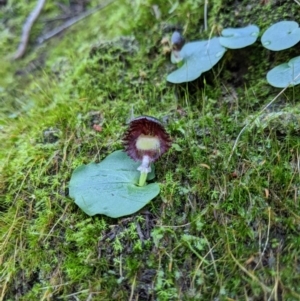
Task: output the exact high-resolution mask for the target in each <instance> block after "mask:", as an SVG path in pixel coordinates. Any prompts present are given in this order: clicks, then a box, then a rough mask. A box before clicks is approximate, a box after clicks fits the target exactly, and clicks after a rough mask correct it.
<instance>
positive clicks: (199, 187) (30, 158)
mask: <svg viewBox="0 0 300 301" xmlns="http://www.w3.org/2000/svg"><path fill="white" fill-rule="evenodd" d="M2 2H3V3H4V2H5V1H2ZM204 2H205V1H183V3H181V2H180V1H177V2H176V1H150V0H143V1H125V0H120V1H114V2H113V3H112V4H110V5H108V6H107V7H106V8H104V9H99V10H98V11H97V12H95V13H94V14H92V15H91V16H89V17H88V18H86V19H84V20H83V21H82V22H79V23H78V24H76V25H74V26H72V27H70V28H68V29H66V30H65V31H64V32H63V33H62V34H60V35H59V36H57V37H54V38H52V39H50V40H49V41H47V42H45V43H43V44H41V45H38V44H37V43H36V42H35V41H36V39H37V38H38V37H39V36H41V35H43V34H45V32H47V31H49V30H51V29H53V28H55V27H56V26H59V25H60V24H61V23H59V22H63V21H61V20H63V18H62V17H63V16H65V14H66V13H67V12H68V9H69V10H71V11H72V9H71V6H70V3H71V4H73V5H74V3H75V4H77V5H82V8H81V10H82V11H86V10H88V9H91V8H93V7H95V6H96V5H98V4H99V3H98V2H97V1H79V0H78V1H61V3H60V4H59V5H58V4H53V3H52V2H51V3H50V2H49V3H47V4H46V6H45V8H44V10H43V12H42V15H41V16H40V18H39V19H38V21H37V22H36V24H35V25H34V27H33V30H32V33H31V37H30V43H29V45H28V48H27V51H26V56H25V57H24V58H22V59H21V60H17V61H11V60H10V58H11V54H12V53H13V52H14V51H15V49H16V48H17V45H18V41H19V36H20V34H21V28H22V24H23V22H24V20H25V18H26V16H27V15H28V14H29V12H30V11H31V10H32V9H33V7H34V6H35V1H30V2H29V3H28V4H26V5H25V4H23V3H22V2H19V1H8V2H7V3H6V4H3V5H2V6H1V11H0V13H1V17H2V20H1V22H0V23H1V25H0V26H1V34H0V39H1V45H2V47H1V49H0V54H1V62H0V64H1V66H2V68H1V71H0V72H1V80H0V86H1V89H0V101H1V110H0V114H1V115H0V117H1V119H0V137H1V150H0V159H1V161H0V168H1V173H0V201H1V203H0V210H1V213H0V214H1V215H0V225H1V227H0V229H1V230H0V232H1V236H0V237H1V245H0V267H1V268H0V269H1V273H0V277H1V278H0V279H1V291H0V300H6V301H12V300H24V301H27V300H28V301H29V300H68V301H71V300H140V301H141V300H300V287H299V281H300V276H299V263H300V251H299V250H300V239H299V230H300V229H299V221H300V209H299V201H300V197H299V194H300V192H299V191H300V177H299V172H300V153H299V145H300V142H299V132H300V129H299V114H300V108H299V96H298V95H299V88H298V87H294V88H289V89H287V90H286V91H285V92H284V93H282V94H281V95H280V96H279V97H278V98H277V99H276V101H274V103H273V105H272V106H270V107H269V108H268V109H267V110H264V111H263V112H261V110H262V109H263V108H264V106H265V105H267V104H268V103H270V101H271V100H272V99H274V97H276V95H278V93H279V92H280V90H279V89H275V88H272V87H270V86H269V85H268V84H267V81H266V79H265V75H266V73H267V71H268V70H270V69H271V68H272V67H273V66H275V65H276V64H279V63H282V62H285V61H288V59H289V58H291V57H293V56H295V52H296V47H295V48H292V49H290V50H288V51H284V52H281V53H278V54H276V55H275V54H273V53H271V52H269V51H268V50H266V49H264V48H263V47H262V46H261V45H260V43H259V42H257V43H256V44H254V45H253V46H251V47H248V48H245V49H243V50H241V51H238V52H234V51H228V52H227V53H226V55H225V57H224V59H223V60H222V61H221V62H220V63H219V64H218V65H217V66H216V67H215V68H214V69H213V71H211V72H208V73H206V74H205V75H204V76H202V77H200V78H199V79H198V80H196V81H194V82H192V83H189V84H187V85H178V86H175V85H171V84H168V83H167V82H166V76H167V74H168V73H169V72H170V71H171V70H173V68H174V66H173V65H172V64H171V63H170V60H169V53H166V52H167V47H166V46H167V45H166V44H162V43H161V41H162V39H163V38H164V37H166V36H170V35H171V33H172V30H173V29H174V28H180V29H182V30H183V31H184V32H185V36H186V38H187V40H195V39H201V38H207V37H209V35H210V34H211V33H212V34H213V35H216V34H217V33H218V32H219V31H220V29H221V28H222V27H230V26H244V25H247V24H249V23H254V24H256V25H258V26H259V27H260V29H261V30H262V31H264V30H265V29H266V28H267V27H269V26H270V24H272V23H273V22H277V21H280V20H282V19H285V20H287V19H288V20H296V21H299V19H298V20H297V18H298V13H299V9H300V6H299V5H298V4H297V3H296V2H292V1H291V2H289V3H286V2H283V1H272V0H270V1H261V2H259V1H229V0H228V1H221V0H214V1H209V2H208V10H207V13H206V8H205V3H204ZM79 13H80V12H79ZM59 17H61V18H59ZM204 20H207V24H208V30H207V31H204ZM260 112H261V113H260ZM138 115H150V116H154V117H156V118H159V119H160V120H161V121H162V122H163V123H164V125H165V127H166V129H167V130H168V132H169V133H170V134H171V136H172V139H173V146H172V148H171V150H170V151H169V152H168V153H167V154H166V155H164V158H163V159H162V160H160V161H158V162H157V163H156V181H157V182H159V183H160V188H161V192H160V195H159V196H158V197H157V198H156V199H155V200H154V201H152V202H151V203H150V204H149V205H148V206H146V207H145V208H144V209H142V210H141V211H140V212H139V213H137V214H134V215H132V216H128V217H126V218H120V219H110V218H107V217H105V216H100V215H99V216H95V217H88V216H87V215H85V214H84V213H83V212H82V211H80V209H79V208H78V207H77V206H76V204H75V203H74V201H73V200H72V199H70V198H69V196H68V183H69V180H70V176H71V173H72V171H73V170H74V169H75V168H76V167H77V166H79V165H80V164H83V163H89V162H99V161H101V160H102V159H103V158H105V157H106V156H107V155H108V154H109V153H111V152H112V151H115V150H118V149H122V143H121V138H122V137H123V134H124V131H125V129H126V122H127V121H128V120H130V118H131V117H132V116H138ZM245 125H247V126H246V128H245V130H244V131H243V133H242V135H240V136H239V133H240V132H241V130H242V128H243V127H244V126H245ZM237 138H238V139H237ZM235 142H236V144H235Z"/></svg>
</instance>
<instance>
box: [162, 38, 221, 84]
mask: <svg viewBox="0 0 300 301" xmlns="http://www.w3.org/2000/svg"><path fill="white" fill-rule="evenodd" d="M225 51H226V49H225V48H224V47H223V46H222V45H221V44H220V42H219V38H212V39H211V40H208V41H196V42H191V43H188V44H185V45H184V46H183V47H182V49H181V51H180V56H181V57H182V59H183V62H184V63H183V65H182V66H181V67H180V68H179V69H177V70H175V71H173V72H172V73H170V74H169V75H168V77H167V80H168V81H169V82H171V83H174V84H179V83H184V82H190V81H193V80H195V79H196V78H198V77H199V76H200V75H201V74H202V73H203V72H205V71H208V70H210V69H211V68H212V67H213V66H214V65H215V64H216V63H217V62H218V61H219V60H220V59H221V58H222V56H223V54H224V53H225Z"/></svg>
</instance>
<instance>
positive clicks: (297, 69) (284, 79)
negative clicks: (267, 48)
mask: <svg viewBox="0 0 300 301" xmlns="http://www.w3.org/2000/svg"><path fill="white" fill-rule="evenodd" d="M267 81H268V82H269V84H270V85H272V86H274V87H276V88H285V87H287V86H288V85H291V86H295V85H299V84H300V56H297V57H294V58H293V59H291V60H290V61H289V62H288V63H284V64H281V65H279V66H276V67H275V68H273V69H272V70H270V71H269V72H268V74H267Z"/></svg>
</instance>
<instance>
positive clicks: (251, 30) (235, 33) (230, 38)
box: [220, 25, 259, 49]
mask: <svg viewBox="0 0 300 301" xmlns="http://www.w3.org/2000/svg"><path fill="white" fill-rule="evenodd" d="M258 34H259V28H258V27H257V26H256V25H249V26H246V27H243V28H225V29H223V31H222V37H220V44H221V45H222V46H224V47H226V48H230V49H239V48H244V47H247V46H249V45H251V44H253V43H254V42H255V41H256V40H257V37H258Z"/></svg>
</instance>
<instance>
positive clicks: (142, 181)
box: [139, 172, 148, 187]
mask: <svg viewBox="0 0 300 301" xmlns="http://www.w3.org/2000/svg"><path fill="white" fill-rule="evenodd" d="M147 174H148V173H147V172H141V175H140V181H139V186H141V187H142V186H145V183H146V179H147Z"/></svg>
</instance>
